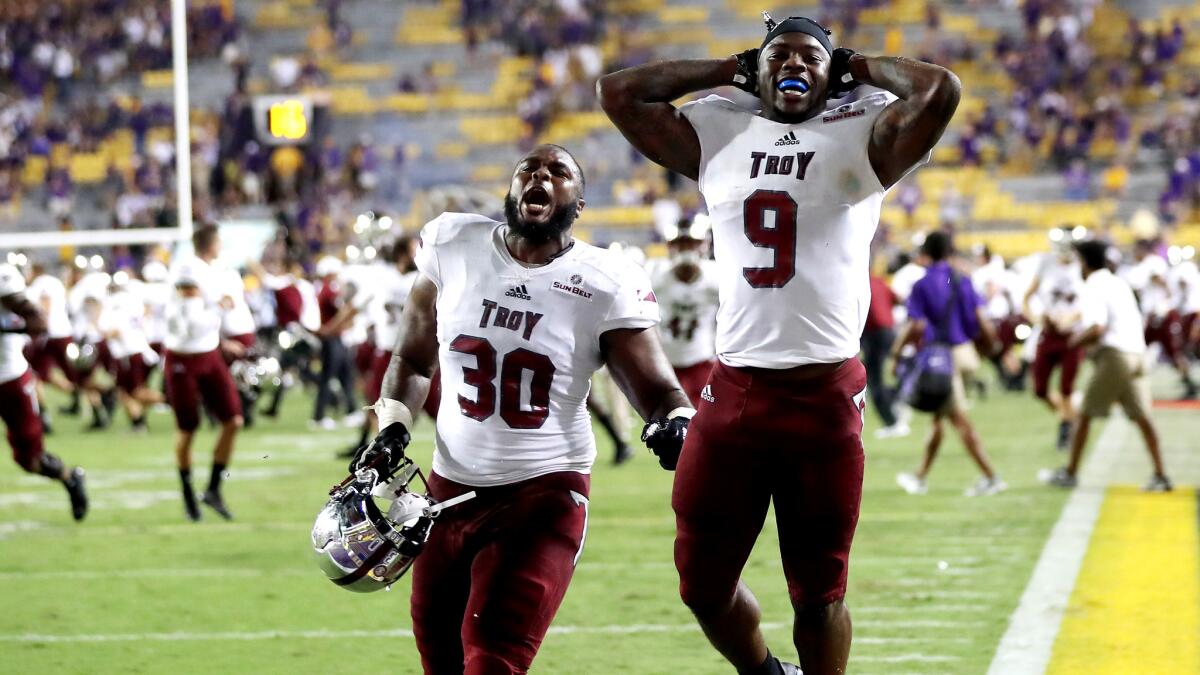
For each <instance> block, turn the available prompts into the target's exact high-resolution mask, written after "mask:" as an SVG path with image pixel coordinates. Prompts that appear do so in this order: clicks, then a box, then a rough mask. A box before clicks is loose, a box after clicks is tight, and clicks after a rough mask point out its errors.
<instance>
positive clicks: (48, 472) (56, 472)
mask: <svg viewBox="0 0 1200 675" xmlns="http://www.w3.org/2000/svg"><path fill="white" fill-rule="evenodd" d="M63 468H64V467H63V462H62V460H61V459H59V458H58V456H57V455H52V454H50V453H48V452H43V453H42V457H41V459H40V460H39V461H38V467H37V472H38V473H40V474H42V475H43V476H45V477H46V478H52V479H54V480H62V479H63V478H62V476H63Z"/></svg>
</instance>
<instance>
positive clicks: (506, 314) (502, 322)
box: [479, 300, 542, 340]
mask: <svg viewBox="0 0 1200 675" xmlns="http://www.w3.org/2000/svg"><path fill="white" fill-rule="evenodd" d="M493 311H494V312H495V314H494V315H493ZM541 319H542V315H541V314H538V313H537V312H522V311H521V310H519V309H509V308H507V307H504V306H503V305H501V304H500V303H498V302H496V301H495V300H484V301H483V316H481V317H479V327H480V328H487V325H488V321H489V320H491V322H492V325H493V326H498V327H500V328H507V329H509V330H512V331H521V337H523V338H525V339H526V340H528V339H529V336H530V335H533V327H534V326H536V325H537V322H538V321H540V320H541ZM522 326H524V327H525V328H524V330H523V331H522V330H521V327H522Z"/></svg>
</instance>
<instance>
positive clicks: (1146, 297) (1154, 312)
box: [1127, 239, 1197, 399]
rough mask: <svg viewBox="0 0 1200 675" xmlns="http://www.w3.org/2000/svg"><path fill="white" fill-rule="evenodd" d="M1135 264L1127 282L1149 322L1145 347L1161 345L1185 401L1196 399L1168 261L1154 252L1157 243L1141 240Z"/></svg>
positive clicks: (1136, 247) (1135, 252)
mask: <svg viewBox="0 0 1200 675" xmlns="http://www.w3.org/2000/svg"><path fill="white" fill-rule="evenodd" d="M1133 257H1134V260H1135V261H1136V262H1135V263H1134V265H1133V266H1132V267H1131V268H1130V270H1129V276H1128V279H1127V281H1128V282H1129V285H1130V286H1132V287H1133V290H1134V291H1135V292H1136V293H1137V297H1138V305H1139V307H1140V309H1141V311H1142V316H1144V317H1145V318H1146V333H1145V337H1146V345H1147V346H1149V345H1152V344H1154V343H1156V342H1157V343H1158V344H1159V345H1160V346H1161V347H1162V353H1163V356H1165V357H1166V359H1167V361H1168V362H1170V364H1171V366H1172V367H1173V368H1175V371H1176V372H1178V373H1179V380H1180V383H1181V384H1183V398H1184V399H1193V398H1196V394H1197V389H1196V383H1195V382H1194V381H1192V376H1191V371H1190V369H1189V367H1188V360H1187V356H1186V355H1185V351H1184V343H1185V339H1184V338H1185V336H1184V326H1183V320H1182V318H1181V317H1180V315H1179V311H1178V310H1177V309H1176V307H1175V303H1174V302H1173V300H1174V298H1173V293H1172V290H1173V289H1172V288H1171V286H1170V282H1169V278H1168V277H1169V272H1170V270H1169V268H1168V265H1167V260H1166V259H1165V258H1163V257H1162V256H1161V255H1159V254H1158V253H1156V252H1155V250H1154V242H1152V241H1149V240H1146V239H1141V240H1138V241H1137V242H1136V243H1135V244H1134V247H1133Z"/></svg>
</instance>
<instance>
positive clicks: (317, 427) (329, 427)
mask: <svg viewBox="0 0 1200 675" xmlns="http://www.w3.org/2000/svg"><path fill="white" fill-rule="evenodd" d="M336 428H337V422H334V421H333V418H332V417H322V418H321V419H319V420H309V421H308V429H309V431H333V430H334V429H336Z"/></svg>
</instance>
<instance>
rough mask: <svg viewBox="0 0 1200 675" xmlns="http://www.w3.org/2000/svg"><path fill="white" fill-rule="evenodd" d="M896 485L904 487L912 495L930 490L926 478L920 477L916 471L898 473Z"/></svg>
mask: <svg viewBox="0 0 1200 675" xmlns="http://www.w3.org/2000/svg"><path fill="white" fill-rule="evenodd" d="M896 485H899V486H900V487H902V488H904V491H905V492H907V493H908V494H910V495H923V494H925V493H926V492H928V491H929V486H928V485H926V483H925V479H924V478H918V477H917V475H916V474H915V473H898V474H896Z"/></svg>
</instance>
